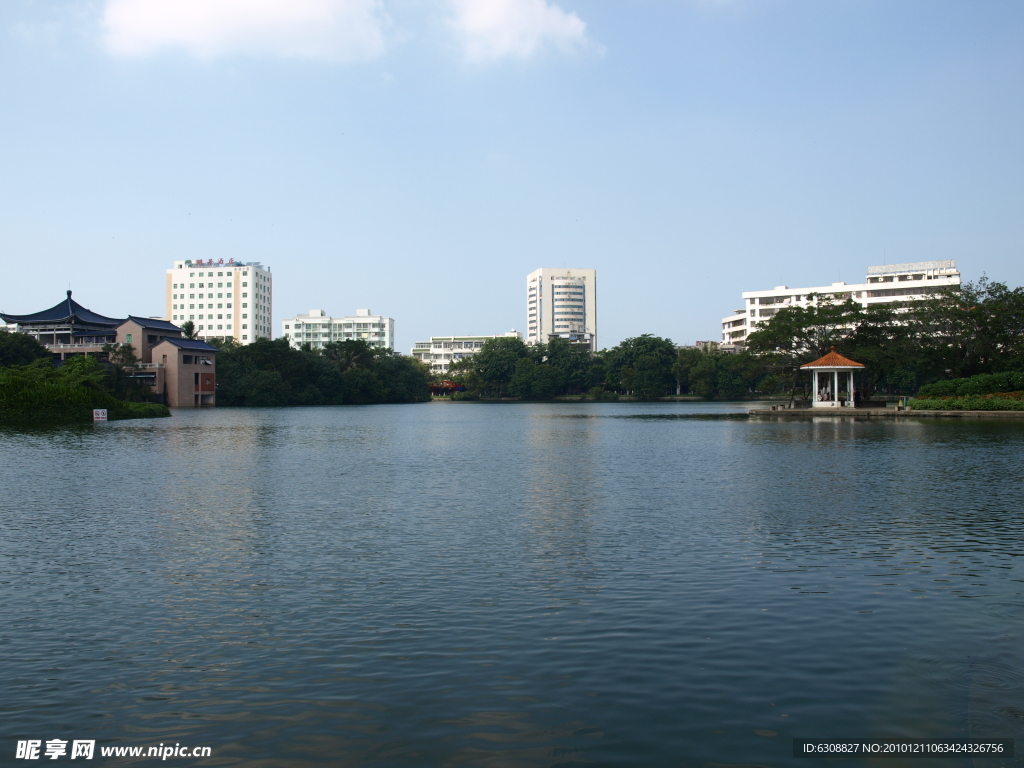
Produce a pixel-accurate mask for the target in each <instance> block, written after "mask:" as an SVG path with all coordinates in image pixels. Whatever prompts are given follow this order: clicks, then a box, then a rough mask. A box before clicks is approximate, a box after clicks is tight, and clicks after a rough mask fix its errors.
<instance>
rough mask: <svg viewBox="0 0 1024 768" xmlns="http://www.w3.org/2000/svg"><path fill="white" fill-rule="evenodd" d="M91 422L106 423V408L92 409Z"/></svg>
mask: <svg viewBox="0 0 1024 768" xmlns="http://www.w3.org/2000/svg"><path fill="white" fill-rule="evenodd" d="M92 420H93V421H106V420H107V409H106V408H93V409H92Z"/></svg>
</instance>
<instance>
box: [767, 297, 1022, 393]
mask: <svg viewBox="0 0 1024 768" xmlns="http://www.w3.org/2000/svg"><path fill="white" fill-rule="evenodd" d="M747 341H748V346H747V349H748V354H751V355H754V356H756V357H758V358H759V359H761V360H763V361H764V362H765V363H766V364H767V365H769V366H770V368H771V370H773V371H774V372H776V376H778V378H779V380H780V381H782V382H783V383H784V385H785V386H794V385H796V386H800V385H801V384H803V379H802V378H801V374H800V372H799V366H800V365H801V364H803V363H806V362H809V361H811V360H814V359H816V358H818V357H821V356H822V355H824V354H825V353H827V352H828V351H829V348H830V347H833V346H834V347H835V348H836V351H837V352H839V353H840V354H842V355H845V356H846V357H849V358H852V359H854V360H856V361H857V362H860V363H863V364H864V365H865V366H867V368H866V370H865V371H864V372H863V374H861V377H862V379H861V384H860V386H861V388H862V392H863V394H865V395H866V396H870V395H871V394H872V393H873V392H890V393H903V394H909V393H913V392H916V391H917V390H918V389H919V388H920V387H922V386H924V385H927V384H931V383H933V382H938V381H943V380H948V379H955V378H964V377H972V376H976V375H979V374H992V373H1000V372H1005V371H1022V370H1024V290H1022V289H1021V288H1014V289H1010V288H1007V286H1006V285H1004V284H1003V283H998V282H994V281H990V280H988V279H986V278H982V279H981V280H979V281H977V282H976V283H965V284H964V285H962V286H960V288H959V290H946V291H943V292H941V293H940V294H938V295H936V296H935V297H933V298H930V299H924V300H917V301H908V302H905V303H898V304H881V305H874V306H869V307H867V308H866V309H865V308H863V307H861V306H860V305H859V304H857V303H856V302H854V301H850V300H847V301H845V302H842V303H830V302H826V301H822V302H819V303H818V304H817V305H816V306H809V307H804V308H802V307H791V308H785V309H782V310H780V311H779V312H778V313H777V314H776V315H774V316H773V317H772V318H771V319H770V320H769V322H768V323H767V324H766V325H765V326H763V327H762V328H761V329H759V330H758V331H755V332H754V333H752V334H750V336H749V337H748V340H747ZM803 376H806V374H804V375H803Z"/></svg>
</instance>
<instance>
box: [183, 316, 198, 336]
mask: <svg viewBox="0 0 1024 768" xmlns="http://www.w3.org/2000/svg"><path fill="white" fill-rule="evenodd" d="M181 332H182V333H183V334H184V335H185V338H186V339H194V338H195V337H196V324H195V323H193V322H192V321H191V320H186V321H185V322H184V323H182V324H181Z"/></svg>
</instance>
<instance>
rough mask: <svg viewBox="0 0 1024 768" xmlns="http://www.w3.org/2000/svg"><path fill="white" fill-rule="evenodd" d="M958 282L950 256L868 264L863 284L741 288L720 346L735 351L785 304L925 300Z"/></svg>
mask: <svg viewBox="0 0 1024 768" xmlns="http://www.w3.org/2000/svg"><path fill="white" fill-rule="evenodd" d="M890 284H891V285H890ZM959 285H960V272H959V271H958V270H957V268H956V262H955V261H953V260H952V259H950V260H948V261H918V262H914V263H911V264H889V265H886V266H881V267H868V274H867V277H866V278H865V280H864V282H863V283H852V284H847V283H844V282H838V283H832V284H831V285H827V286H817V287H814V288H790V287H789V286H786V285H777V286H775V287H774V288H772V289H771V290H766V291H744V292H743V293H742V301H743V305H742V307H740V308H739V309H734V310H733V312H732V314H731V315H729V316H728V317H723V318H722V346H721V349H722V350H723V351H732V350H735V348H736V346H737V345H742V344H744V343H745V342H746V339H747V335H748V334H750V333H752V332H753V331H756V330H757V329H758V326H760V325H763V324H764V323H767V322H768V320H769V319H770V318H771V317H772V315H774V314H775V313H776V312H778V311H779V310H780V309H784V308H785V307H807V306H812V305H814V304H815V303H817V302H819V301H822V300H823V299H824V300H827V301H833V302H836V303H839V302H843V301H846V299H853V300H854V301H856V302H857V303H858V304H860V305H861V306H862V307H865V308H866V307H869V306H871V305H873V304H891V303H893V302H898V301H899V302H902V301H912V300H916V299H927V298H929V297H931V296H934V295H935V294H936V293H937V292H939V291H940V290H942V289H945V288H951V287H953V288H955V287H956V286H959Z"/></svg>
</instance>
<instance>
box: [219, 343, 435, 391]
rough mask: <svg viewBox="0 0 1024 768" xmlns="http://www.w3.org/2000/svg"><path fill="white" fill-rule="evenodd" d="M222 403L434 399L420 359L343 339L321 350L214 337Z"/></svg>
mask: <svg viewBox="0 0 1024 768" xmlns="http://www.w3.org/2000/svg"><path fill="white" fill-rule="evenodd" d="M214 343H215V345H216V346H218V347H220V352H219V353H218V355H217V404H218V405H228V406H231V405H235V406H250V407H252V406H281V405H341V404H343V403H349V404H368V403H415V402H422V401H425V400H429V399H430V380H429V379H430V372H429V369H428V368H427V366H425V365H423V364H422V363H420V362H419V361H417V360H415V359H413V358H411V357H407V356H405V355H400V354H397V353H395V352H392V351H391V350H390V349H381V348H379V347H371V346H370V345H369V344H367V343H366V342H364V341H358V340H357V341H340V342H331V343H330V344H327V345H326V346H325V347H324V349H322V350H314V349H310V348H309V346H305V347H302V348H299V349H296V348H294V347H292V346H290V345H289V344H288V341H287V340H286V339H276V340H274V341H271V340H270V339H258V340H257V341H254V342H253V343H252V344H247V345H245V346H239V345H237V344H235V343H234V342H233V341H229V340H221V341H217V340H215V341H214Z"/></svg>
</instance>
